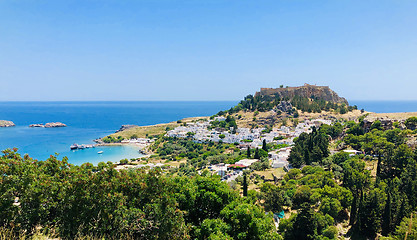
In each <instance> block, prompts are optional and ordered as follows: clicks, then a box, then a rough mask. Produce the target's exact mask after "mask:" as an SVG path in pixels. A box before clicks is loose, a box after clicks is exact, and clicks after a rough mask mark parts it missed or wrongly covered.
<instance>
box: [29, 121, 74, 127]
mask: <svg viewBox="0 0 417 240" xmlns="http://www.w3.org/2000/svg"><path fill="white" fill-rule="evenodd" d="M66 126H67V125H66V124H64V123H61V122H50V123H45V124H30V125H29V127H32V128H35V127H43V128H57V127H66Z"/></svg>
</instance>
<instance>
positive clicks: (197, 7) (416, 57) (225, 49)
mask: <svg viewBox="0 0 417 240" xmlns="http://www.w3.org/2000/svg"><path fill="white" fill-rule="evenodd" d="M304 83H310V84H317V85H329V86H330V87H331V88H332V89H334V90H335V91H337V92H338V93H339V94H340V95H341V96H343V97H346V98H348V99H350V100H382V99H385V100H417V94H416V89H417V1H407V0H401V1H398V0H392V1H382V0H375V1H363V0H361V1H339V0H337V1H336V0H329V1H311V0H306V1H297V0H283V1H278V0H271V1H262V0H259V1H252V0H236V1H232V0H222V1H220V0H205V1H199V0H188V1H174V0H144V1H129V0H114V1H105V0H94V1H93V0H83V1H69V0H68V1H63V0H62V1H61V0H51V1H44V0H18V1H16V0H0V101H10V100H47V101H50V100H239V99H241V98H243V97H244V96H245V95H247V94H250V93H254V92H255V91H257V90H258V89H259V88H261V87H278V86H279V85H281V84H283V85H289V86H296V85H302V84H304Z"/></svg>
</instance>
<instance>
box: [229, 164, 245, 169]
mask: <svg viewBox="0 0 417 240" xmlns="http://www.w3.org/2000/svg"><path fill="white" fill-rule="evenodd" d="M245 167H246V166H245V165H243V164H232V165H229V166H228V168H245Z"/></svg>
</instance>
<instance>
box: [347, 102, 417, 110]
mask: <svg viewBox="0 0 417 240" xmlns="http://www.w3.org/2000/svg"><path fill="white" fill-rule="evenodd" d="M349 105H356V106H358V109H365V110H366V111H369V112H376V113H397V112H417V101H349Z"/></svg>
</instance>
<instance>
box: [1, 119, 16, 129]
mask: <svg viewBox="0 0 417 240" xmlns="http://www.w3.org/2000/svg"><path fill="white" fill-rule="evenodd" d="M14 126H15V124H14V123H13V122H12V121H6V120H0V127H14Z"/></svg>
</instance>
